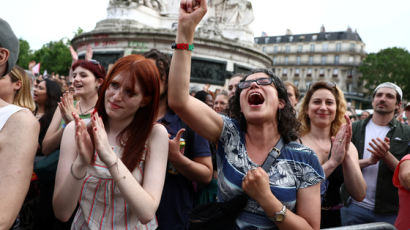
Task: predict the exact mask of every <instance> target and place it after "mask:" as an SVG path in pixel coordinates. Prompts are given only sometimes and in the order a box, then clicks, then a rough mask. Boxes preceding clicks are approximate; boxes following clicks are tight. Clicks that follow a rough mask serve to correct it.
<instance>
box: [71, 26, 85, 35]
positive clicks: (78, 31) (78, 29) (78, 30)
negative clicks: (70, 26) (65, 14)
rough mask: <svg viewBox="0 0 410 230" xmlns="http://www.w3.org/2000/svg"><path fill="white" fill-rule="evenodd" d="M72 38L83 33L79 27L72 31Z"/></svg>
mask: <svg viewBox="0 0 410 230" xmlns="http://www.w3.org/2000/svg"><path fill="white" fill-rule="evenodd" d="M73 33H74V37H77V36H78V35H80V34H82V33H84V30H83V29H82V28H81V27H78V28H77V31H74V32H73Z"/></svg>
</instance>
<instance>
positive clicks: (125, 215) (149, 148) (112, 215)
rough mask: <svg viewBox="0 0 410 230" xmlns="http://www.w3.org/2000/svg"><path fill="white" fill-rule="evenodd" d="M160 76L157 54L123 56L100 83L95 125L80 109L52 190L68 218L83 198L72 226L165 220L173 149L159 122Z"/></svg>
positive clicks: (145, 225) (146, 225)
mask: <svg viewBox="0 0 410 230" xmlns="http://www.w3.org/2000/svg"><path fill="white" fill-rule="evenodd" d="M159 78H160V75H159V72H158V70H157V68H156V65H155V63H154V61H153V60H149V59H145V58H144V57H142V56H139V55H129V56H125V57H122V58H120V59H119V60H118V61H117V62H116V63H115V64H114V65H113V67H112V68H111V70H110V72H109V73H108V74H107V80H106V82H105V83H104V84H103V85H102V86H101V89H100V91H99V97H98V102H97V104H96V106H95V112H94V113H93V114H92V118H91V122H89V124H88V128H87V126H86V123H85V122H86V121H83V120H81V119H80V117H79V116H78V115H77V114H76V113H73V116H74V119H75V124H73V123H70V124H69V125H68V126H67V128H66V130H65V131H64V135H63V139H62V143H61V156H60V159H59V164H58V169H57V176H56V186H55V191H54V196H53V206H54V211H55V215H56V216H57V218H59V219H60V220H63V221H67V220H68V219H69V218H70V216H71V215H72V213H73V212H74V210H75V208H76V206H77V204H79V208H78V210H77V212H76V214H75V218H74V221H73V224H72V227H71V228H72V229H101V228H112V226H116V227H117V228H120V229H156V228H157V227H158V224H157V219H156V218H155V212H156V210H157V208H158V205H159V201H160V198H161V193H162V188H163V185H164V180H165V170H166V164H167V156H168V133H167V131H166V129H165V127H163V126H162V125H159V124H155V123H156V122H155V119H156V116H157V112H158V103H159V92H160V90H159V84H160V83H159ZM87 129H88V130H87ZM73 146H75V147H74V148H73Z"/></svg>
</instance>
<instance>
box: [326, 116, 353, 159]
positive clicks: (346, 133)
mask: <svg viewBox="0 0 410 230" xmlns="http://www.w3.org/2000/svg"><path fill="white" fill-rule="evenodd" d="M345 120H346V123H345V124H343V125H342V126H341V127H340V129H339V131H338V132H337V134H336V136H335V137H332V138H331V139H332V152H331V156H330V160H332V161H334V163H335V164H336V165H340V164H341V163H342V162H343V161H344V158H345V156H346V153H347V152H348V151H349V146H350V141H351V139H352V126H351V121H350V119H349V117H348V116H347V115H345Z"/></svg>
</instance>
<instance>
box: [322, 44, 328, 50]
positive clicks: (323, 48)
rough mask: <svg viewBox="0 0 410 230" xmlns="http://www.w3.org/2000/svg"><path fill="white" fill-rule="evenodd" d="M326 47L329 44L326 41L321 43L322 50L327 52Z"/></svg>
mask: <svg viewBox="0 0 410 230" xmlns="http://www.w3.org/2000/svg"><path fill="white" fill-rule="evenodd" d="M328 47H329V44H328V43H327V42H325V43H323V44H322V51H323V52H327V49H328Z"/></svg>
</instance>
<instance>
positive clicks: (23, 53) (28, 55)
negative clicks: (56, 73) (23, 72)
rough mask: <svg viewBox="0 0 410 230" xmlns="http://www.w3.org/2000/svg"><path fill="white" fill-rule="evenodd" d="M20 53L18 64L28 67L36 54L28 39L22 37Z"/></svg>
mask: <svg viewBox="0 0 410 230" xmlns="http://www.w3.org/2000/svg"><path fill="white" fill-rule="evenodd" d="M19 42H20V53H19V58H18V60H17V65H19V66H21V67H22V68H24V69H27V68H28V63H29V62H30V61H31V60H33V58H34V54H33V51H32V50H31V49H30V44H29V43H28V41H26V40H24V39H22V38H20V39H19Z"/></svg>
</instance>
